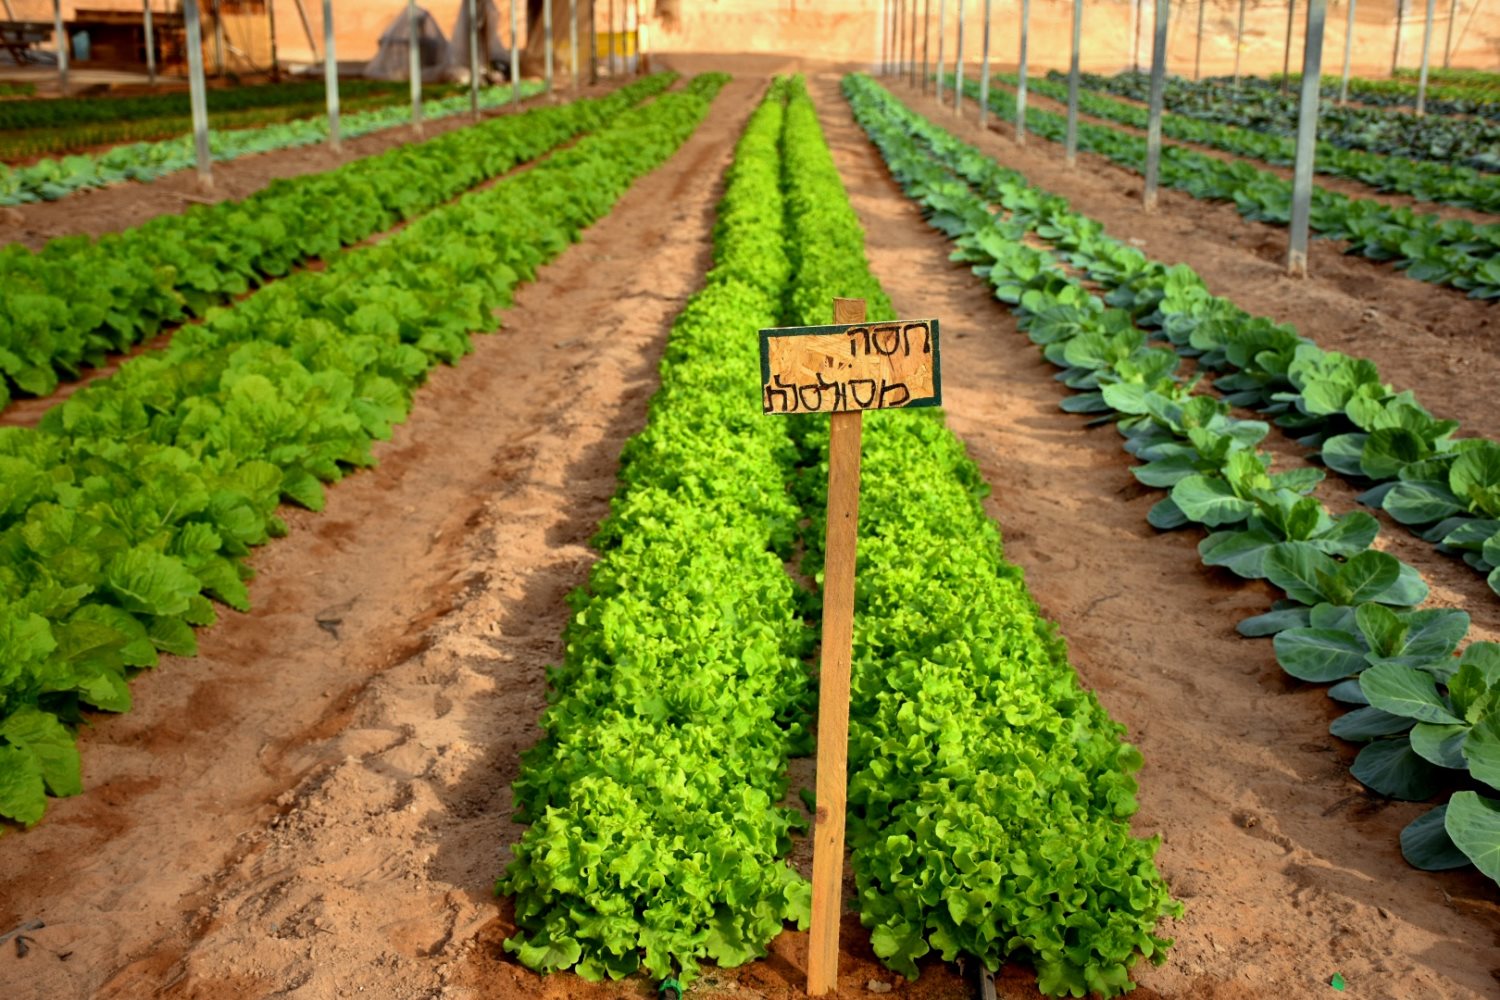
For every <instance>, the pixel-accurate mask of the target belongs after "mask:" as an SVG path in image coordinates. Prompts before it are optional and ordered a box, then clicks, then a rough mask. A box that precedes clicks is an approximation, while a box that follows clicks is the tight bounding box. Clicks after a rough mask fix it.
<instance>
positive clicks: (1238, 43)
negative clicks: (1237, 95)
mask: <svg viewBox="0 0 1500 1000" xmlns="http://www.w3.org/2000/svg"><path fill="white" fill-rule="evenodd" d="M1244 47H1245V0H1240V19H1239V23H1238V24H1236V25H1235V28H1234V89H1235V90H1239V89H1240V50H1241V49H1243V48H1244Z"/></svg>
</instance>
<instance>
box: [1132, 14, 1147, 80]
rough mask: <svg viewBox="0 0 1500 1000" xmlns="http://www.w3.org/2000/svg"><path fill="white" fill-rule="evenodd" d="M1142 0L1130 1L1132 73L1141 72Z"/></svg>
mask: <svg viewBox="0 0 1500 1000" xmlns="http://www.w3.org/2000/svg"><path fill="white" fill-rule="evenodd" d="M1141 14H1142V9H1141V0H1130V72H1132V73H1139V72H1140V71H1141V22H1142V21H1144V20H1145V18H1144V17H1142V16H1141Z"/></svg>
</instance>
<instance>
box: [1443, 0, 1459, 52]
mask: <svg viewBox="0 0 1500 1000" xmlns="http://www.w3.org/2000/svg"><path fill="white" fill-rule="evenodd" d="M1457 20H1458V0H1453V3H1452V4H1450V5H1449V7H1448V35H1447V37H1446V38H1444V39H1443V69H1447V68H1448V60H1449V59H1451V58H1453V22H1455V21H1457Z"/></svg>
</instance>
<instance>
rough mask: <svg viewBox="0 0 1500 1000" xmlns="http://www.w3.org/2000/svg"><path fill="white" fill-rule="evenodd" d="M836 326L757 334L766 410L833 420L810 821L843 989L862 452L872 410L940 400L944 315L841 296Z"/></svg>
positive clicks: (833, 985)
mask: <svg viewBox="0 0 1500 1000" xmlns="http://www.w3.org/2000/svg"><path fill="white" fill-rule="evenodd" d="M833 320H834V323H835V324H836V325H834V326H809V327H791V328H788V329H782V330H762V331H761V332H760V350H761V355H760V363H761V405H762V407H763V409H764V410H765V412H766V413H827V414H829V415H830V416H829V426H828V524H827V527H826V529H825V530H826V536H825V539H824V547H823V548H824V558H823V659H822V666H821V670H820V675H819V687H818V778H817V801H816V806H817V809H816V813H815V815H814V817H813V877H812V923H811V935H810V937H809V942H808V958H807V992H808V995H809V996H823V995H824V994H826V993H831V992H832V991H834V990H835V989H837V987H838V977H839V915H840V913H841V912H842V909H843V908H842V906H841V905H840V902H841V900H840V895H841V889H842V887H843V882H844V805H845V800H846V795H847V791H848V789H847V783H848V772H849V673H850V666H851V659H852V651H853V643H854V553H855V543H856V541H857V536H858V527H859V448H860V436H861V432H862V430H863V425H862V421H863V419H864V411H865V410H880V409H896V408H901V407H908V406H937V405H938V404H939V402H940V401H941V397H942V393H941V381H940V376H939V365H938V325H937V321H936V320H923V321H917V322H910V321H901V322H888V323H866V322H865V302H864V300H863V299H834V300H833Z"/></svg>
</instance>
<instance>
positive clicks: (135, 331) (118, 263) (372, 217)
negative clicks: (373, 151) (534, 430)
mask: <svg viewBox="0 0 1500 1000" xmlns="http://www.w3.org/2000/svg"><path fill="white" fill-rule="evenodd" d="M673 79H674V77H673V76H672V75H670V74H664V75H659V76H655V77H650V78H647V79H645V80H642V81H640V82H638V83H636V84H633V85H631V86H629V87H626V88H623V89H621V90H620V91H617V92H616V93H614V94H611V95H610V96H608V97H605V98H600V99H589V100H583V101H578V102H575V103H572V104H568V105H563V106H560V107H546V108H538V109H535V110H531V111H528V112H526V113H524V114H520V115H506V116H504V117H500V118H496V119H493V120H491V121H487V122H484V123H481V124H479V125H475V126H473V127H471V128H465V129H460V130H457V131H454V132H450V133H447V134H446V135H443V136H439V137H437V138H435V139H432V140H429V141H427V142H422V143H414V144H410V145H402V146H398V147H396V148H394V149H391V150H388V151H386V152H384V153H380V154H378V155H375V156H370V157H365V158H363V159H359V160H356V161H354V162H352V163H348V164H345V165H343V166H341V167H338V168H336V169H334V170H330V171H327V172H325V173H321V174H308V175H304V176H302V177H296V178H291V179H286V180H277V181H273V182H272V183H271V184H269V185H267V186H266V187H265V188H264V189H262V190H260V191H258V192H256V193H255V194H253V195H251V196H250V197H248V198H245V199H243V200H241V201H225V202H220V203H217V204H215V205H209V206H195V207H193V208H190V209H189V210H188V211H186V212H184V213H182V214H180V215H161V216H157V217H156V218H153V219H151V220H150V221H148V222H146V223H144V224H143V225H141V226H138V227H136V228H134V229H129V230H126V231H124V232H122V233H115V234H110V235H106V236H103V237H100V238H99V239H98V240H91V239H89V238H87V237H83V236H74V237H65V238H61V239H56V240H52V241H51V242H49V243H48V244H47V245H46V247H44V248H43V249H42V250H41V251H40V252H39V253H32V252H31V251H30V250H28V249H26V248H25V247H23V246H20V245H19V244H14V245H11V246H8V247H6V248H4V249H0V286H3V287H4V288H5V291H6V294H5V295H4V296H3V297H0V407H3V406H4V405H5V404H6V403H8V401H9V399H10V397H11V394H12V390H15V391H18V392H24V393H28V394H31V395H34V396H44V395H47V394H49V393H50V392H52V391H53V390H54V389H55V388H56V387H57V384H58V378H59V375H60V374H61V375H76V374H77V373H78V372H79V371H80V370H81V369H82V368H83V367H84V366H86V365H97V364H99V363H101V362H102V360H103V359H104V357H105V356H106V355H107V354H109V353H110V352H113V351H120V350H124V349H125V348H128V347H130V346H131V345H133V344H136V343H138V342H140V341H142V340H146V339H149V338H150V337H152V336H153V335H155V334H156V333H157V332H158V331H160V330H161V329H162V328H163V326H165V325H167V324H169V323H173V322H177V321H180V320H182V319H183V318H185V317H186V316H187V315H199V316H201V315H202V314H203V313H204V312H205V311H206V310H207V309H208V308H210V307H211V306H213V305H217V304H220V303H223V302H226V301H228V300H230V299H231V298H233V297H235V296H237V295H242V294H244V293H245V292H247V291H249V290H250V289H251V288H252V287H254V286H256V285H259V284H261V283H262V282H264V281H265V280H266V279H267V278H273V277H279V276H281V275H285V274H286V273H288V272H289V271H290V270H291V269H292V268H293V266H294V265H296V264H298V263H300V262H302V261H306V260H310V259H316V258H319V257H328V256H330V255H332V254H335V253H337V252H338V250H339V249H340V248H341V247H344V246H348V245H351V244H353V243H356V242H358V241H360V240H363V239H365V238H367V237H369V236H371V235H373V234H375V233H378V232H382V231H384V230H387V229H390V228H391V227H392V226H394V225H396V224H397V223H398V222H400V221H404V220H409V219H411V218H413V217H415V216H417V215H420V214H421V213H423V212H425V211H428V210H429V209H431V208H433V207H434V206H437V205H441V204H442V203H443V202H445V201H448V200H449V199H451V198H453V197H454V196H455V195H457V194H459V193H460V192H462V191H465V190H467V189H469V188H471V187H474V186H476V185H477V184H480V183H481V182H483V181H486V180H488V179H490V178H493V177H496V176H499V175H500V174H502V173H504V172H505V171H507V170H509V169H511V168H512V167H514V166H515V165H517V164H518V163H523V162H526V161H528V160H532V159H535V158H536V157H538V156H541V155H542V154H544V153H546V152H547V151H549V150H551V149H554V148H556V147H557V146H558V145H560V144H562V143H564V142H566V141H568V140H569V139H571V138H573V137H575V136H577V135H579V134H580V133H582V132H587V131H590V130H593V129H595V128H598V127H599V126H600V125H602V124H604V123H607V122H609V121H610V120H611V119H612V118H613V116H615V115H616V114H618V113H619V112H620V111H622V110H624V109H625V108H626V107H629V106H630V105H631V104H633V103H635V102H636V101H639V100H641V99H643V98H645V97H647V96H650V95H653V94H656V93H660V92H661V91H662V90H663V89H665V88H666V87H668V86H670V85H671V81H672V80H673ZM309 220H318V224H316V225H310V224H309ZM80 275H87V276H88V280H87V281H84V282H80V281H79V276H80Z"/></svg>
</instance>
